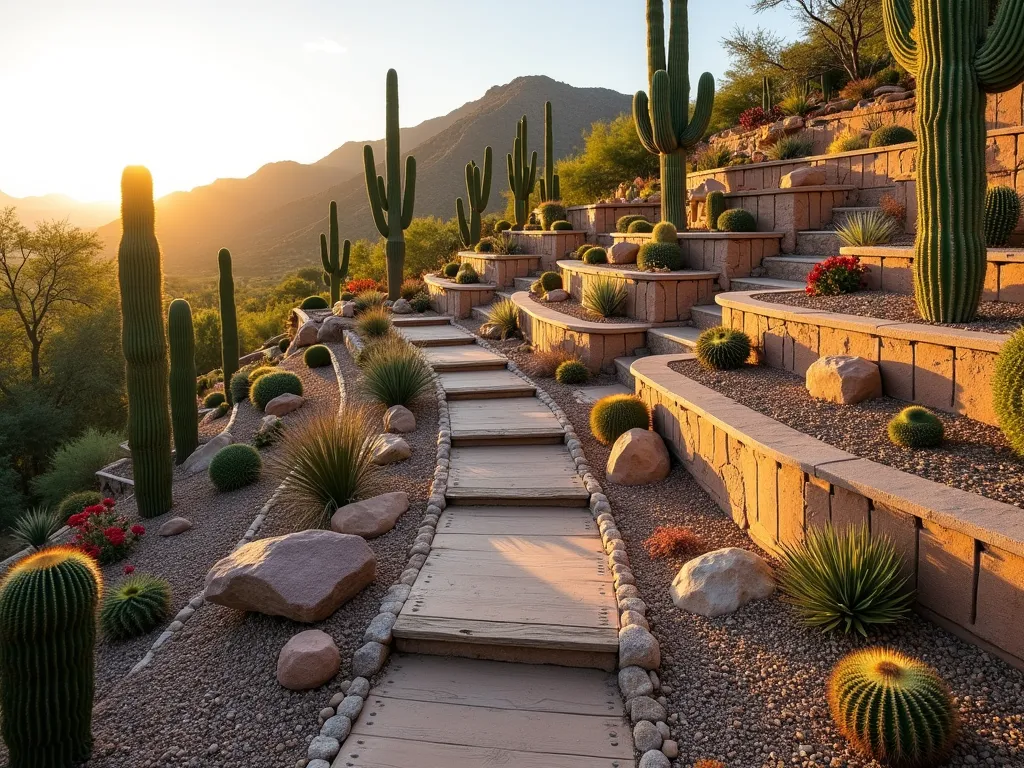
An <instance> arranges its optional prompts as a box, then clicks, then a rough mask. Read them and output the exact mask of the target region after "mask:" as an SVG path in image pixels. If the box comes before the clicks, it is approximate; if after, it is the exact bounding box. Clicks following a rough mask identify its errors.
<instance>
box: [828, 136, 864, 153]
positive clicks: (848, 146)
mask: <svg viewBox="0 0 1024 768" xmlns="http://www.w3.org/2000/svg"><path fill="white" fill-rule="evenodd" d="M867 148H868V140H867V139H866V138H864V136H863V135H861V133H860V131H851V130H847V131H844V132H843V133H840V134H839V135H837V136H836V137H835V138H834V139H832V143H831V144H829V145H828V153H829V154H830V155H838V154H839V153H840V152H854V151H856V150H858V149H867Z"/></svg>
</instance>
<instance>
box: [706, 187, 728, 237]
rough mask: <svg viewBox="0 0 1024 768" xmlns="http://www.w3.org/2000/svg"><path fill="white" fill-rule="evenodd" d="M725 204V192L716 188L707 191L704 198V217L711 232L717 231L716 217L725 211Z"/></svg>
mask: <svg viewBox="0 0 1024 768" xmlns="http://www.w3.org/2000/svg"><path fill="white" fill-rule="evenodd" d="M725 206H726V203H725V193H724V192H719V191H718V190H717V189H716V190H713V191H711V192H708V194H707V197H705V198H704V219H705V221H707V225H708V229H709V230H711V231H712V232H716V231H718V217H719V216H721V215H722V214H723V213H725V211H726V207H725Z"/></svg>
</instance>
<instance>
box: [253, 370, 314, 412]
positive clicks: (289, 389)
mask: <svg viewBox="0 0 1024 768" xmlns="http://www.w3.org/2000/svg"><path fill="white" fill-rule="evenodd" d="M284 394H291V395H301V394H302V379H300V378H299V377H298V376H296V375H295V374H294V373H291V372H290V371H274V372H273V373H266V374H264V375H262V376H260V377H259V378H258V379H256V380H255V381H254V382H253V383H252V386H251V388H250V389H249V397H250V398H251V399H252V404H253V405H255V406H256V407H257V408H259V409H260V410H261V411H262V410H265V409H266V407H267V403H269V402H270V401H271V400H273V399H274V398H275V397H278V396H279V395H284Z"/></svg>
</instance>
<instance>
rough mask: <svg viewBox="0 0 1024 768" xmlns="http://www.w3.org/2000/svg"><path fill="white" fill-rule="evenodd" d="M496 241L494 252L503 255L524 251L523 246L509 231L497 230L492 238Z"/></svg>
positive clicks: (512, 254)
mask: <svg viewBox="0 0 1024 768" xmlns="http://www.w3.org/2000/svg"><path fill="white" fill-rule="evenodd" d="M491 240H493V242H494V252H495V253H497V254H501V255H503V256H516V255H517V254H520V253H522V252H523V246H521V245H520V244H519V241H518V240H516V239H515V238H514V237H512V236H511V235H510V234H509V233H508V232H495V234H494V237H492V238H491Z"/></svg>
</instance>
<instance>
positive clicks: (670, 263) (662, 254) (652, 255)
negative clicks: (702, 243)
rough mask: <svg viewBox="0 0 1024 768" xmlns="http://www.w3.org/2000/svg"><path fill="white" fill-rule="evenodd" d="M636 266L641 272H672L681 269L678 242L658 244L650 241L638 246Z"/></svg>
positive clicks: (681, 263)
mask: <svg viewBox="0 0 1024 768" xmlns="http://www.w3.org/2000/svg"><path fill="white" fill-rule="evenodd" d="M636 265H637V268H638V269H642V270H645V271H646V270H654V269H659V270H665V269H668V270H672V271H675V270H677V269H682V268H683V249H682V248H680V247H679V243H678V242H674V243H660V242H655V241H653V240H652V241H651V242H648V243H644V244H643V245H642V246H640V251H639V253H637V255H636Z"/></svg>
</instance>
